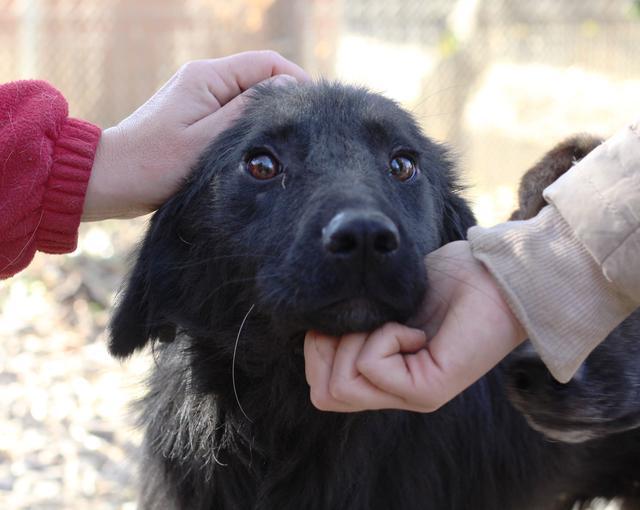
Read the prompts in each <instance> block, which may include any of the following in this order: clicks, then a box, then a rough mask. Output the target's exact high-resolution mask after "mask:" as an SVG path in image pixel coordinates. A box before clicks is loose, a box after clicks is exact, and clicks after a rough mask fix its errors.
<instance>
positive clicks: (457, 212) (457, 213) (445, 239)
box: [440, 189, 476, 245]
mask: <svg viewBox="0 0 640 510" xmlns="http://www.w3.org/2000/svg"><path fill="white" fill-rule="evenodd" d="M475 224H476V218H475V216H474V215H473V212H472V211H471V208H470V207H469V204H467V201H466V200H465V199H464V198H462V197H461V196H460V195H459V194H458V191H457V190H451V189H449V190H447V191H446V192H445V196H444V209H443V221H442V229H441V234H440V242H441V244H443V245H444V244H447V243H450V242H452V241H460V240H461V239H466V238H467V230H468V229H469V228H471V227H473V226H474V225H475Z"/></svg>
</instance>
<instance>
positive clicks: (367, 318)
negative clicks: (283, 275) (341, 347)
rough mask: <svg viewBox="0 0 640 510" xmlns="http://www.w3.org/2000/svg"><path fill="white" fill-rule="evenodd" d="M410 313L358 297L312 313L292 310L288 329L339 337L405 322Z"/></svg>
mask: <svg viewBox="0 0 640 510" xmlns="http://www.w3.org/2000/svg"><path fill="white" fill-rule="evenodd" d="M408 316H409V313H406V314H405V313H402V312H401V311H398V310H394V309H393V308H392V307H391V306H389V305H387V304H384V303H381V302H379V301H377V300H373V299H369V298H364V297H356V298H349V299H343V300H340V301H337V302H335V303H331V304H329V305H325V306H322V307H318V308H313V309H311V310H293V311H291V312H290V313H289V314H287V317H286V325H285V324H283V326H285V328H286V329H289V330H294V331H295V332H300V331H309V330H314V331H321V332H322V333H326V334H328V335H333V336H340V335H344V334H347V333H354V332H364V331H372V330H374V329H376V328H378V327H379V326H382V325H383V324H384V323H385V322H389V321H398V322H401V321H404V320H406V319H407V318H408Z"/></svg>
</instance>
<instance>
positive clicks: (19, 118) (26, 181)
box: [0, 80, 100, 278]
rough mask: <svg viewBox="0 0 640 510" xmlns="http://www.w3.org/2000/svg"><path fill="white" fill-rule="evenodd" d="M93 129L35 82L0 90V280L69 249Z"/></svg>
mask: <svg viewBox="0 0 640 510" xmlns="http://www.w3.org/2000/svg"><path fill="white" fill-rule="evenodd" d="M99 139H100V128H98V127H97V126H94V125H93V124H90V123H88V122H84V121H81V120H77V119H71V118H69V117H68V109H67V102H66V101H65V99H64V97H63V96H62V95H61V94H60V92H58V91H57V90H56V89H54V88H53V87H51V85H49V84H47V83H45V82H42V81H35V80H34V81H17V82H12V83H8V84H5V85H0V278H7V277H9V276H12V275H14V274H15V273H17V272H18V271H20V270H22V269H24V268H25V267H26V266H27V265H28V264H29V262H31V259H32V258H33V256H34V254H35V252H36V250H40V251H44V252H47V253H67V252H71V251H73V250H74V249H75V247H76V244H77V240H78V226H79V224H80V217H81V215H82V206H83V203H84V196H85V193H86V190H87V183H88V181H89V175H90V172H91V167H92V165H93V158H94V155H95V152H96V147H97V145H98V141H99Z"/></svg>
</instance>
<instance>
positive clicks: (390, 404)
mask: <svg viewBox="0 0 640 510" xmlns="http://www.w3.org/2000/svg"><path fill="white" fill-rule="evenodd" d="M426 265H427V271H428V274H429V278H430V279H429V292H428V294H427V298H426V300H425V302H424V303H423V305H422V308H421V312H420V313H419V314H418V317H417V318H416V319H415V320H414V321H413V325H415V326H417V328H410V327H408V326H404V325H401V324H396V323H388V324H386V325H384V326H382V327H381V328H379V329H377V330H376V331H373V332H372V333H355V334H351V335H345V336H343V337H341V338H336V337H331V336H328V335H323V334H321V333H317V332H309V333H308V334H307V336H306V338H305V364H306V375H307V382H308V383H309V386H310V388H311V392H310V393H311V400H312V403H313V404H314V405H315V407H317V408H318V409H321V410H325V411H339V412H353V411H362V410H365V409H406V410H410V411H418V412H431V411H435V410H436V409H438V408H439V407H441V406H442V405H444V404H446V403H447V402H448V401H449V400H451V399H452V398H454V397H455V396H456V395H458V394H459V393H460V392H462V391H463V390H465V389H466V388H467V387H468V386H470V385H471V384H473V383H474V382H475V381H477V380H478V379H479V378H480V377H482V376H483V375H484V374H485V373H486V372H488V371H489V370H491V368H493V367H494V366H495V365H497V364H498V363H499V362H500V361H501V360H502V359H503V358H504V357H505V356H506V355H507V354H508V353H509V352H511V351H512V350H513V349H515V348H516V347H517V346H518V345H519V344H520V343H521V342H522V341H523V340H524V339H525V338H526V333H525V331H524V330H523V328H522V327H521V325H520V324H519V322H518V321H517V319H516V318H515V316H514V315H513V313H512V312H511V311H510V310H509V308H508V306H507V304H506V303H505V302H504V300H503V298H502V296H501V294H500V292H499V291H498V288H497V286H496V284H495V282H494V280H493V278H492V277H491V275H490V274H489V273H488V271H487V270H486V269H485V267H484V266H483V265H482V264H481V263H480V262H478V261H476V260H475V259H474V258H473V256H472V254H471V250H470V248H469V245H468V243H467V242H466V241H458V242H455V243H451V244H449V245H446V246H444V247H443V248H441V249H439V250H436V251H435V252H433V253H432V254H430V255H429V256H428V257H427V259H426ZM425 331H426V332H427V333H428V335H429V339H427V334H425Z"/></svg>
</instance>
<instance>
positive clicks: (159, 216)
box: [109, 206, 184, 358]
mask: <svg viewBox="0 0 640 510" xmlns="http://www.w3.org/2000/svg"><path fill="white" fill-rule="evenodd" d="M172 211H173V208H172V207H170V206H169V207H166V208H163V209H161V210H160V211H158V212H157V213H156V214H155V215H154V217H153V218H152V220H151V224H150V227H149V229H148V231H147V234H146V236H145V239H144V241H143V243H142V247H141V248H140V251H139V252H138V256H137V260H136V262H135V265H134V267H133V270H132V271H131V273H130V275H129V279H128V281H127V282H126V283H125V285H124V288H123V289H122V290H121V292H120V295H119V298H118V300H117V303H116V308H115V313H114V314H113V316H112V318H111V323H110V325H109V329H110V339H109V352H110V353H111V354H112V355H113V356H116V357H118V358H124V357H126V356H129V355H130V354H132V353H133V352H134V351H135V350H137V349H141V348H143V347H144V346H145V345H146V344H147V342H148V341H149V340H154V339H157V340H160V341H164V342H169V341H172V340H173V339H174V337H175V334H176V327H175V325H174V324H173V323H172V321H171V319H170V317H169V315H170V309H169V306H170V303H171V302H173V301H175V299H176V294H177V293H178V290H177V288H176V285H177V282H175V281H174V282H172V281H171V279H172V278H174V276H173V275H175V273H176V271H175V270H174V269H175V266H176V262H177V261H179V260H181V258H180V251H181V250H184V248H183V246H184V245H182V246H181V244H182V243H181V240H180V237H179V235H178V233H177V231H176V228H175V217H172Z"/></svg>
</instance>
